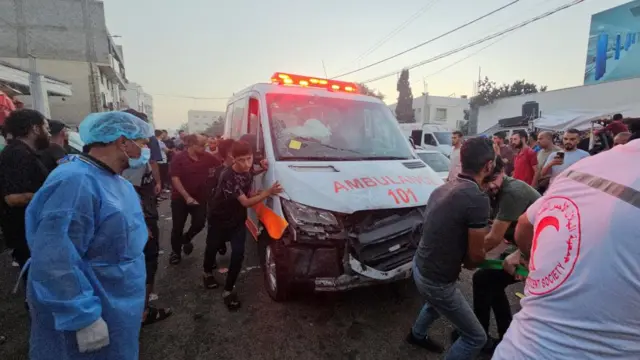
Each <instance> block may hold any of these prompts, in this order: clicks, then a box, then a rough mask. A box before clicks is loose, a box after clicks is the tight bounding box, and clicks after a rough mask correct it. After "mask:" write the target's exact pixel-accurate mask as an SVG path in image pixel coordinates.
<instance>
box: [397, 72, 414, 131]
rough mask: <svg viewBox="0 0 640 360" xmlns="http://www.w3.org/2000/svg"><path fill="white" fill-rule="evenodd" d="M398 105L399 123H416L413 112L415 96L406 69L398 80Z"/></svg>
mask: <svg viewBox="0 0 640 360" xmlns="http://www.w3.org/2000/svg"><path fill="white" fill-rule="evenodd" d="M397 89H398V104H397V105H396V118H397V119H398V122H399V123H414V122H416V118H415V114H414V112H413V94H412V93H411V85H409V70H407V69H404V70H402V72H401V73H400V78H399V79H398V86H397Z"/></svg>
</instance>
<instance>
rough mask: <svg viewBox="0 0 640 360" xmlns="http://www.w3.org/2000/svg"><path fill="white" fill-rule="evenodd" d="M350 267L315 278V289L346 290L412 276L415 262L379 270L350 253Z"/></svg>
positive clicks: (328, 290)
mask: <svg viewBox="0 0 640 360" xmlns="http://www.w3.org/2000/svg"><path fill="white" fill-rule="evenodd" d="M348 264H349V269H345V270H346V271H345V273H344V274H342V275H340V276H338V277H318V278H315V280H314V283H315V291H319V292H332V291H344V290H350V289H355V288H360V287H366V286H372V285H378V284H385V283H391V282H396V281H400V280H404V279H407V278H409V277H411V269H412V265H413V262H409V263H406V264H404V265H401V266H399V267H397V268H395V269H391V270H389V271H379V270H376V269H374V268H372V267H369V266H367V265H365V264H363V263H361V262H360V261H358V260H356V259H354V258H353V257H352V256H351V255H349V262H348Z"/></svg>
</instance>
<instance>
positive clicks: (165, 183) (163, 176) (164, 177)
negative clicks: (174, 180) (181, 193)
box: [158, 163, 171, 189]
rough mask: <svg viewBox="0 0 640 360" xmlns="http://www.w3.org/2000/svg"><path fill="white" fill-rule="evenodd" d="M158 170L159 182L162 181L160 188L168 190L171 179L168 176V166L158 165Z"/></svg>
mask: <svg viewBox="0 0 640 360" xmlns="http://www.w3.org/2000/svg"><path fill="white" fill-rule="evenodd" d="M158 167H159V169H160V180H161V181H162V187H163V188H164V189H169V188H170V187H171V177H170V176H169V164H168V163H164V164H158Z"/></svg>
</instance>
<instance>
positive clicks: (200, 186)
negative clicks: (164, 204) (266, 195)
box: [169, 134, 221, 265]
mask: <svg viewBox="0 0 640 360" xmlns="http://www.w3.org/2000/svg"><path fill="white" fill-rule="evenodd" d="M184 144H185V150H184V151H181V152H179V153H178V154H176V156H175V157H174V158H173V160H172V162H171V167H170V170H169V171H170V173H171V181H172V185H173V186H172V193H171V217H172V218H173V227H172V229H171V249H172V252H171V256H170V258H169V263H170V264H171V265H177V264H179V263H180V262H181V261H182V252H184V253H185V255H189V254H191V253H192V252H193V244H192V243H191V241H192V240H193V238H194V237H195V236H196V235H198V233H200V231H202V229H204V226H205V224H206V221H207V198H208V197H209V191H208V185H209V183H210V177H213V174H214V172H215V169H216V168H217V167H218V166H220V165H221V163H220V161H219V160H218V159H217V158H216V157H215V156H213V155H211V154H209V153H207V152H206V150H205V149H206V146H207V138H206V137H204V136H202V135H195V134H194V135H187V136H185V138H184ZM189 217H191V225H190V227H189V229H188V230H187V231H186V232H185V231H184V227H185V224H186V223H187V219H188V218H189Z"/></svg>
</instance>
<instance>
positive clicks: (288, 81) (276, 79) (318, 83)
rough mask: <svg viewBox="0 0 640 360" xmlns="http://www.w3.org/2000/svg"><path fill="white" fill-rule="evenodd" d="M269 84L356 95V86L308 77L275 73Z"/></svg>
mask: <svg viewBox="0 0 640 360" xmlns="http://www.w3.org/2000/svg"><path fill="white" fill-rule="evenodd" d="M271 83H272V84H277V85H296V86H304V87H315V88H323V89H327V90H332V91H341V92H348V93H357V92H358V85H357V84H356V83H350V82H346V81H336V80H328V79H321V78H315V77H309V76H302V75H294V74H285V73H279V72H277V73H275V74H273V76H271Z"/></svg>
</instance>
